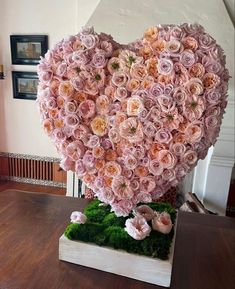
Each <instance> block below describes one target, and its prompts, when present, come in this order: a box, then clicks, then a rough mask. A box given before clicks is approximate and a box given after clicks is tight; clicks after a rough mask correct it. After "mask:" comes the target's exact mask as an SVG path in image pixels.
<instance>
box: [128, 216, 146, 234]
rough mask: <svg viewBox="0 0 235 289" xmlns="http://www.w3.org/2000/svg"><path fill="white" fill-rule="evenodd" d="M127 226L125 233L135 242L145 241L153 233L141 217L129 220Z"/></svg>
mask: <svg viewBox="0 0 235 289" xmlns="http://www.w3.org/2000/svg"><path fill="white" fill-rule="evenodd" d="M125 226H126V227H125V231H126V232H127V233H128V234H129V235H130V236H131V237H132V238H134V239H135V240H143V239H145V238H146V237H147V236H149V234H150V232H151V228H150V226H149V225H148V223H147V222H146V220H145V219H144V218H143V217H141V216H136V217H134V218H132V219H127V220H126V223H125Z"/></svg>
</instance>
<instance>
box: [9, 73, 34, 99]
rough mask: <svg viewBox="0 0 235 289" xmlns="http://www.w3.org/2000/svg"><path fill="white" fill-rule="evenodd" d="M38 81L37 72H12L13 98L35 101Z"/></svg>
mask: <svg viewBox="0 0 235 289" xmlns="http://www.w3.org/2000/svg"><path fill="white" fill-rule="evenodd" d="M38 81H39V80H38V75H37V73H36V72H21V71H12V84H13V98H18V99H30V100H35V99H36V98H37V87H38Z"/></svg>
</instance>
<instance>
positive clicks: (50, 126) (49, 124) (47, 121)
mask: <svg viewBox="0 0 235 289" xmlns="http://www.w3.org/2000/svg"><path fill="white" fill-rule="evenodd" d="M43 128H44V130H45V131H46V133H47V134H48V135H50V134H51V133H52V131H53V122H52V120H51V119H45V120H44V122H43Z"/></svg>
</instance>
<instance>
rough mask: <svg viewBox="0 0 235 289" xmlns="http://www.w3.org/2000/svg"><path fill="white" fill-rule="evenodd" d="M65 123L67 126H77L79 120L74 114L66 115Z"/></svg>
mask: <svg viewBox="0 0 235 289" xmlns="http://www.w3.org/2000/svg"><path fill="white" fill-rule="evenodd" d="M65 123H66V124H67V125H69V126H77V125H78V124H79V118H78V116H77V115H76V114H70V115H67V116H66V118H65Z"/></svg>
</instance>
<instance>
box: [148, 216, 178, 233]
mask: <svg viewBox="0 0 235 289" xmlns="http://www.w3.org/2000/svg"><path fill="white" fill-rule="evenodd" d="M172 227H173V224H172V221H171V217H170V215H169V214H168V213H167V212H162V213H160V214H156V216H155V217H154V218H153V219H152V228H153V230H155V231H158V232H160V233H162V234H169V233H170V231H171V229H172Z"/></svg>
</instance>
